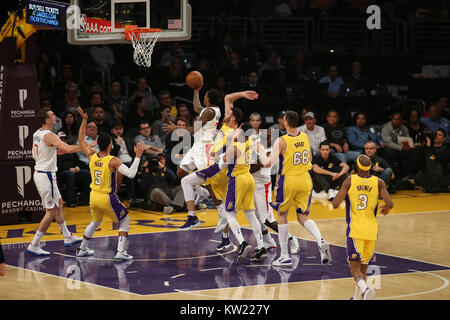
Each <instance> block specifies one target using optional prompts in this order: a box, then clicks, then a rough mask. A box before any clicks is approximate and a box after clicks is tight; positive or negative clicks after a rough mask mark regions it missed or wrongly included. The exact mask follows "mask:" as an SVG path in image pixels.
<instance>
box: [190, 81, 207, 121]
mask: <svg viewBox="0 0 450 320" xmlns="http://www.w3.org/2000/svg"><path fill="white" fill-rule="evenodd" d="M202 87H203V85H202V86H201V87H199V88H197V89H194V99H193V101H192V104H193V105H194V111H195V112H196V113H197V114H200V112H202V110H203V109H204V108H205V107H203V106H202V103H201V102H200V90H201V89H202Z"/></svg>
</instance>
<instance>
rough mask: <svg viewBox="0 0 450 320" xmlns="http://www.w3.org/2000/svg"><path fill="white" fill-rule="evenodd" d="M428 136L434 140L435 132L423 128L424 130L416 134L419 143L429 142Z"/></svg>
mask: <svg viewBox="0 0 450 320" xmlns="http://www.w3.org/2000/svg"><path fill="white" fill-rule="evenodd" d="M427 138H429V139H430V140H431V141H433V138H434V132H433V131H429V130H423V131H419V132H418V133H417V135H416V141H417V143H419V144H425V143H427Z"/></svg>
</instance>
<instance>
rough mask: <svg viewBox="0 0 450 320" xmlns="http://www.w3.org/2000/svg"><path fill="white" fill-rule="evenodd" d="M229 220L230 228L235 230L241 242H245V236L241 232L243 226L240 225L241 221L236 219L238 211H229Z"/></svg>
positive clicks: (235, 234)
mask: <svg viewBox="0 0 450 320" xmlns="http://www.w3.org/2000/svg"><path fill="white" fill-rule="evenodd" d="M227 220H228V224H229V225H230V229H231V231H232V232H233V234H234V236H235V237H236V239H237V241H238V242H239V244H241V243H242V242H244V236H243V235H242V232H241V226H240V225H239V222H238V221H237V220H236V213H235V212H227Z"/></svg>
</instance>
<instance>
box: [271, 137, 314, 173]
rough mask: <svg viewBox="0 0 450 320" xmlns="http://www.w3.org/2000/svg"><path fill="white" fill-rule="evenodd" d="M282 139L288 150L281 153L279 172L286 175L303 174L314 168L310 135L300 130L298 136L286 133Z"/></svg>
mask: <svg viewBox="0 0 450 320" xmlns="http://www.w3.org/2000/svg"><path fill="white" fill-rule="evenodd" d="M281 139H283V140H284V142H285V143H286V152H285V153H284V154H283V155H282V154H280V163H279V169H278V174H279V175H284V176H295V175H301V174H303V173H304V172H306V171H309V170H311V169H312V164H311V161H310V152H311V149H310V147H309V140H308V136H307V135H306V134H305V133H303V132H299V133H298V134H297V135H296V136H291V135H289V134H285V135H284V136H281Z"/></svg>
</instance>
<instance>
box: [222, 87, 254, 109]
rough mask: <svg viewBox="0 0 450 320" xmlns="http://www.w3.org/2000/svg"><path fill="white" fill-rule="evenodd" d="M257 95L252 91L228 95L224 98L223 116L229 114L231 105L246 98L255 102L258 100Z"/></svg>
mask: <svg viewBox="0 0 450 320" xmlns="http://www.w3.org/2000/svg"><path fill="white" fill-rule="evenodd" d="M258 96H259V95H258V93H257V92H255V91H252V90H247V91H239V92H233V93H229V94H227V95H226V96H225V114H230V113H231V110H232V109H233V107H234V106H233V103H234V102H235V101H236V100H238V99H242V98H246V99H247V100H256V99H258Z"/></svg>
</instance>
